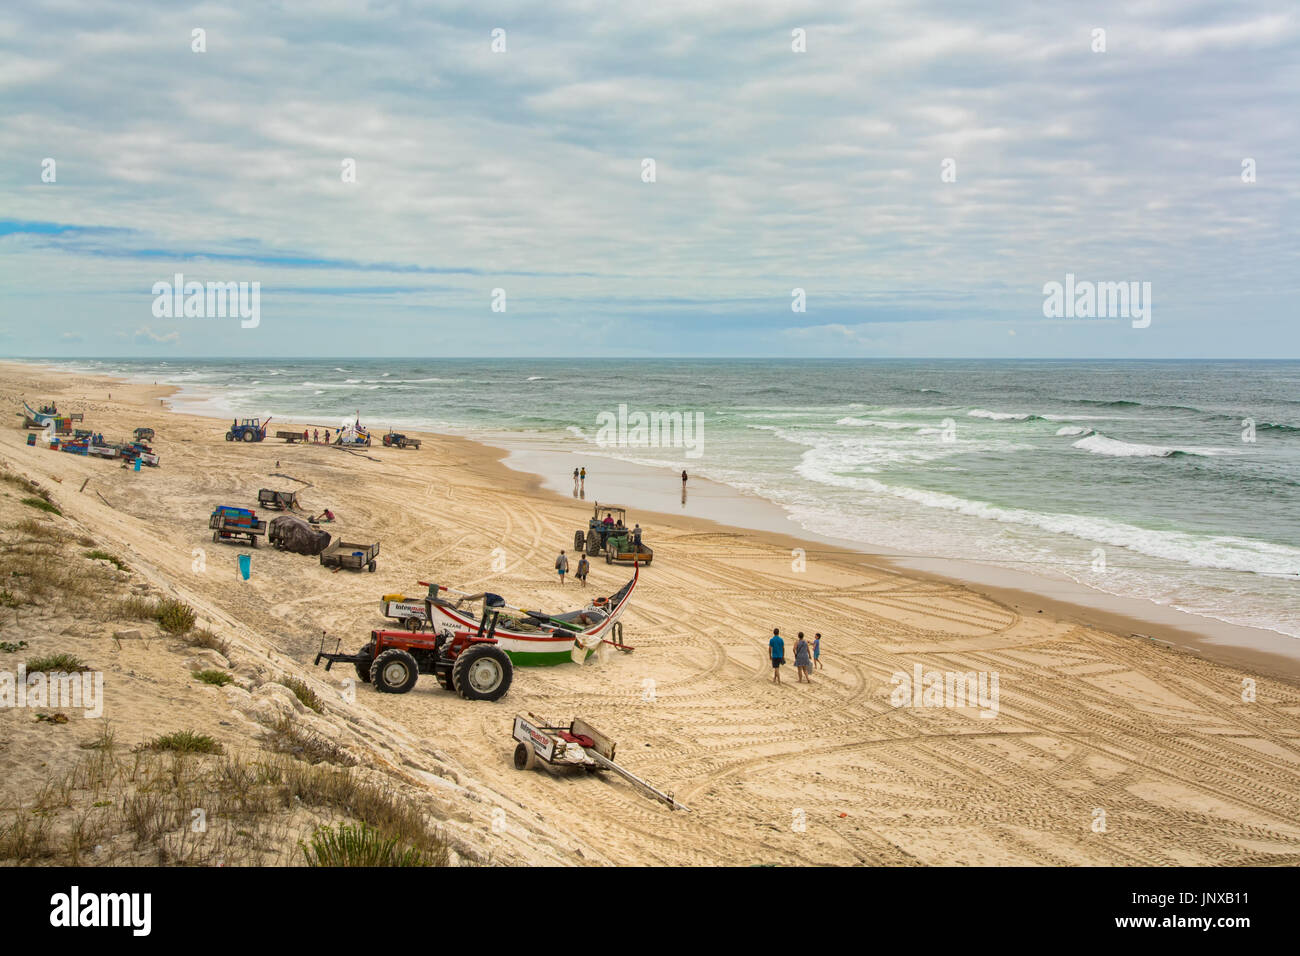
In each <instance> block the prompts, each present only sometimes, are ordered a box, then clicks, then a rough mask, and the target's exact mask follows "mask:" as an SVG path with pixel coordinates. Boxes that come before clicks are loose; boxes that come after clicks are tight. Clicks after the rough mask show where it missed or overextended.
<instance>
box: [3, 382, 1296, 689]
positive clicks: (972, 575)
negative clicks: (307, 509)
mask: <svg viewBox="0 0 1300 956" xmlns="http://www.w3.org/2000/svg"><path fill="white" fill-rule="evenodd" d="M8 366H12V367H13V368H14V369H21V370H24V371H28V372H30V371H32V370H34V369H38V370H41V371H45V372H48V373H50V374H52V375H57V376H63V377H69V378H70V377H73V376H83V377H85V378H87V379H90V380H92V381H98V382H103V383H105V384H120V385H122V386H124V387H128V388H141V389H145V390H147V392H148V393H149V394H150V397H151V399H157V400H158V401H159V402H160V404H163V406H164V408H165V409H166V412H167V414H168V415H176V416H180V417H185V418H199V419H203V420H208V421H213V422H216V421H221V420H223V419H224V414H223V415H221V416H218V415H216V414H204V413H203V412H198V411H194V410H189V409H185V410H181V409H177V408H176V407H174V406H175V404H177V403H176V402H175V401H174V399H175V398H176V396H177V395H178V393H180V392H181V391H182V387H181V386H175V385H149V384H146V383H141V382H132V381H130V380H129V379H126V378H123V377H121V376H115V375H105V374H102V373H96V372H82V371H79V370H72V369H65V368H61V367H60V366H58V365H51V364H49V363H48V362H47V361H43V360H31V361H27V360H22V359H8V358H6V359H0V372H3V371H5V370H6V367H8ZM195 404H199V403H198V402H196V403H195ZM286 424H298V423H297V422H296V421H291V420H287V421H286ZM306 427H311V425H310V423H308V424H307V425H306ZM330 427H333V426H330ZM407 433H408V434H411V435H414V436H416V437H419V438H422V439H425V440H430V441H439V442H445V443H448V444H451V445H452V446H459V447H462V448H464V449H465V450H466V452H467V454H466V459H467V460H475V459H478V460H481V461H490V462H491V463H492V464H493V465H494V466H495V467H494V468H493V469H492V471H491V472H490V473H489V474H487V475H485V476H484V477H485V478H489V479H490V480H491V481H492V482H493V483H494V484H495V483H500V484H501V485H503V486H504V487H506V488H509V489H513V490H516V491H519V492H522V493H525V494H529V495H532V496H536V497H540V498H544V499H548V500H550V501H551V502H552V503H555V504H568V505H571V504H574V503H576V502H577V501H578V500H579V499H577V498H574V497H571V496H569V495H566V494H565V493H563V492H562V491H560V490H557V487H556V485H557V483H558V480H556V479H549V480H548V478H547V477H546V475H547V474H550V473H551V472H550V471H549V470H547V471H546V472H545V473H542V471H540V470H537V466H538V465H540V464H543V462H541V461H538V460H536V459H539V458H542V457H545V456H549V457H550V458H552V459H555V460H556V461H557V463H558V461H559V460H560V459H564V461H565V462H566V464H565V465H564V467H562V468H558V469H557V471H556V473H559V474H564V475H567V474H568V473H569V472H570V471H571V469H572V467H574V466H576V465H577V464H579V463H580V462H579V460H578V459H579V456H578V455H577V454H566V453H564V452H558V451H546V452H542V453H540V454H538V453H533V454H532V455H531V457H532V458H533V459H534V460H532V461H528V459H529V457H530V455H529V453H527V452H521V447H522V446H523V445H524V444H525V442H524V441H523V440H520V441H518V442H510V443H507V444H513V445H515V447H513V448H512V447H502V446H501V445H498V444H493V443H492V440H491V439H488V440H483V439H480V438H471V437H468V436H465V435H459V434H454V433H448V432H431V431H423V430H415V429H407ZM544 441H550V440H549V439H545V440H544ZM268 442H274V439H268ZM316 447H321V446H316ZM417 454H418V453H417ZM512 458H513V459H515V462H514V463H513V464H512V463H511V461H510V460H511V459H512ZM587 460H590V458H588V459H587ZM597 460H598V461H600V462H601V465H602V467H604V466H606V465H608V466H609V467H611V469H613V471H614V472H615V473H616V474H617V473H619V472H620V471H621V473H622V474H623V477H624V478H626V477H627V474H628V473H640V477H644V474H645V473H651V474H655V473H657V472H658V471H659V469H655V468H651V467H650V466H645V465H634V464H632V463H628V462H624V461H622V460H620V459H616V458H613V457H604V456H601V457H599V458H598V459H597ZM521 461H522V462H524V465H523V466H522V467H521ZM530 465H531V466H532V467H529V466H530ZM664 479H665V480H664V482H663V484H665V485H668V486H671V485H672V484H673V482H674V481H675V475H674V474H673V473H671V472H667V471H666V470H665V474H664ZM634 485H635V483H634ZM636 486H637V487H643V486H642V485H636ZM605 487H608V486H605ZM615 487H616V488H617V487H618V486H617V485H616V486H615ZM629 487H632V486H629ZM701 489H704V490H701ZM690 493H691V494H692V495H694V496H696V497H697V500H698V498H702V497H705V496H712V497H714V498H715V499H719V500H721V501H722V509H723V510H724V511H725V517H724V518H723V519H722V520H719V518H715V517H709V516H703V515H698V514H679V513H673V512H669V511H664V510H657V509H641V508H639V507H637V506H636V505H635V504H634V503H633V502H631V501H629V500H626V499H627V498H628V495H627V494H624V495H623V496H621V497H620V496H617V494H614V495H612V496H611V498H610V499H609V500H611V501H617V503H618V504H620V505H623V506H624V507H628V508H629V510H630V511H631V517H630V520H634V521H640V520H641V519H642V518H643V517H644V518H645V519H646V521H645V523H646V525H647V526H648V527H654V526H656V525H660V526H664V527H673V528H685V529H687V530H691V531H696V532H699V533H706V534H724V535H740V536H748V537H750V538H751V539H752V540H753V541H754V542H755V543H756V544H759V545H765V546H769V547H775V548H779V549H782V550H788V551H793V550H795V549H801V550H802V551H803V552H804V553H805V554H806V555H807V556H808V557H807V559H806V560H807V561H808V563H809V564H811V563H812V562H814V561H825V562H830V563H833V564H838V565H846V566H849V567H858V568H866V569H870V570H873V571H876V572H884V573H887V574H891V575H898V576H901V577H904V578H909V579H914V580H917V581H924V582H937V583H942V584H946V585H950V586H954V587H957V588H960V589H962V590H964V591H967V592H969V593H971V594H975V595H980V596H982V597H985V598H988V599H990V600H993V601H995V602H997V603H1000V604H1002V605H1005V606H1007V607H1008V608H1012V609H1014V610H1015V611H1016V612H1017V613H1019V614H1022V615H1026V616H1028V615H1039V614H1041V615H1043V616H1044V617H1045V618H1050V619H1052V620H1056V621H1060V622H1066V623H1071V624H1077V625H1081V626H1084V627H1090V628H1095V629H1098V630H1101V631H1105V632H1107V633H1109V634H1112V635H1114V636H1116V637H1117V638H1120V639H1123V640H1129V641H1137V642H1141V643H1142V644H1145V645H1150V646H1154V647H1156V648H1159V649H1162V650H1173V651H1177V652H1180V653H1185V654H1191V655H1195V656H1197V657H1203V658H1205V659H1207V660H1212V661H1216V662H1219V663H1223V664H1228V665H1231V666H1240V667H1243V668H1246V669H1249V670H1251V671H1252V672H1255V673H1258V674H1261V675H1267V676H1270V677H1275V678H1280V679H1284V680H1287V681H1290V682H1296V683H1300V640H1297V639H1295V638H1291V637H1288V636H1286V635H1284V634H1281V633H1279V632H1276V631H1270V630H1265V629H1262V628H1253V627H1246V626H1243V625H1236V624H1230V623H1228V622H1223V621H1218V620H1216V619H1213V618H1208V617H1203V616H1200V615H1196V614H1193V613H1191V612H1187V611H1181V610H1178V609H1176V608H1173V607H1167V606H1162V605H1157V604H1154V603H1153V602H1150V601H1147V600H1145V599H1139V598H1125V597H1121V596H1117V595H1111V594H1107V593H1106V592H1101V591H1098V590H1096V589H1093V588H1089V587H1087V586H1086V585H1083V584H1079V583H1077V582H1073V581H1068V580H1056V579H1053V578H1047V577H1044V576H1040V575H1034V574H1030V573H1027V572H1021V571H1014V570H1009V569H1004V568H998V567H995V566H991V565H986V564H981V563H980V562H978V561H963V560H961V559H954V558H945V557H937V556H935V557H929V556H921V555H917V556H907V557H899V556H891V555H888V554H884V553H880V552H879V551H873V550H871V549H870V548H866V549H862V548H856V547H854V546H853V545H852V544H850V543H847V542H843V541H838V540H836V539H834V538H829V537H826V536H822V535H817V534H815V533H813V532H809V531H808V530H806V529H804V528H801V527H799V526H797V525H795V523H794V521H793V519H791V518H790V517H789V516H788V515H787V514H786V513H785V512H784V510H783V509H781V508H780V506H779V505H776V504H775V503H773V502H769V501H767V500H766V499H761V498H757V497H755V496H752V495H746V494H745V493H743V492H741V491H739V490H737V489H734V488H731V487H730V486H727V485H721V484H719V483H716V482H710V481H708V480H707V479H700V478H692V479H691V485H690ZM655 494H656V497H657V498H662V497H664V495H663V494H662V493H655ZM669 497H671V496H669ZM581 500H582V501H583V503H584V506H585V505H586V502H587V501H590V502H591V503H592V504H594V503H595V501H596V500H597V499H596V497H595V495H594V492H593V495H592V496H591V497H590V498H587V499H581ZM738 503H739V504H738ZM746 519H753V520H751V521H750V522H749V523H741V522H744V521H746ZM782 520H784V521H785V522H788V523H789V524H790V525H792V527H791V528H790V529H789V530H782V529H780V527H779V526H778V525H779V523H780V522H781V521H782ZM647 543H648V544H650V545H651V546H652V547H653V546H654V541H653V538H652V536H651V535H649V534H648V535H647ZM926 565H933V567H927V566H926Z"/></svg>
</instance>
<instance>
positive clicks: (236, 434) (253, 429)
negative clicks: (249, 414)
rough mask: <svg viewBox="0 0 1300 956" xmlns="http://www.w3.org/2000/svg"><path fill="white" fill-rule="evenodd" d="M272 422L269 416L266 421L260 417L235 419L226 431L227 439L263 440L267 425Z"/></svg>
mask: <svg viewBox="0 0 1300 956" xmlns="http://www.w3.org/2000/svg"><path fill="white" fill-rule="evenodd" d="M270 423H271V419H269V418H268V419H267V420H266V421H262V420H261V419H260V418H245V419H244V420H243V421H234V422H232V423H231V425H230V431H228V432H226V441H261V440H262V439H263V438H265V437H266V426H267V425H269V424H270Z"/></svg>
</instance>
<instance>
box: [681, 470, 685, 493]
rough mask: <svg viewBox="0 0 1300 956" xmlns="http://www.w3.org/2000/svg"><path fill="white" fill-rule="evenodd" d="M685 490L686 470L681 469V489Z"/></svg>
mask: <svg viewBox="0 0 1300 956" xmlns="http://www.w3.org/2000/svg"><path fill="white" fill-rule="evenodd" d="M685 488H686V469H685V468H683V469H682V489H683V490H685Z"/></svg>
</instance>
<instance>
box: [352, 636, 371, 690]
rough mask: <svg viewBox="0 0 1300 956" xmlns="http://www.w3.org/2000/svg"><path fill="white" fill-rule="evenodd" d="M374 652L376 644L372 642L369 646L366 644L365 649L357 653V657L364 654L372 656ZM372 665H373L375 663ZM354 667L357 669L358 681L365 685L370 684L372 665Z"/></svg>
mask: <svg viewBox="0 0 1300 956" xmlns="http://www.w3.org/2000/svg"><path fill="white" fill-rule="evenodd" d="M374 650H375V643H374V641H371V642H370V643H369V644H366V645H365V646H364V647H362V648H361V650H359V651H357V656H358V657H359V656H360V655H362V654H366V655H369V654H372V653H373V652H374ZM371 663H373V661H372V662H371ZM353 666H354V667H355V668H356V669H357V680H359V681H361V683H363V684H369V683H370V664H354V665H353Z"/></svg>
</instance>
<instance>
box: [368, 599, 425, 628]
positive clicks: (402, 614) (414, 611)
mask: <svg viewBox="0 0 1300 956" xmlns="http://www.w3.org/2000/svg"><path fill="white" fill-rule="evenodd" d="M379 613H380V614H382V615H383V616H384V617H388V618H392V619H393V620H394V621H400V622H401V624H402V627H404V628H406V629H407V630H408V631H423V630H424V629H425V628H427V627H431V626H432V625H431V624H430V622H429V612H428V611H427V610H426V609H425V606H424V599H423V598H421V599H420V600H418V601H415V600H408V599H407V597H406V595H405V594H385V595H384V596H383V597H382V598H380V599H379Z"/></svg>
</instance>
